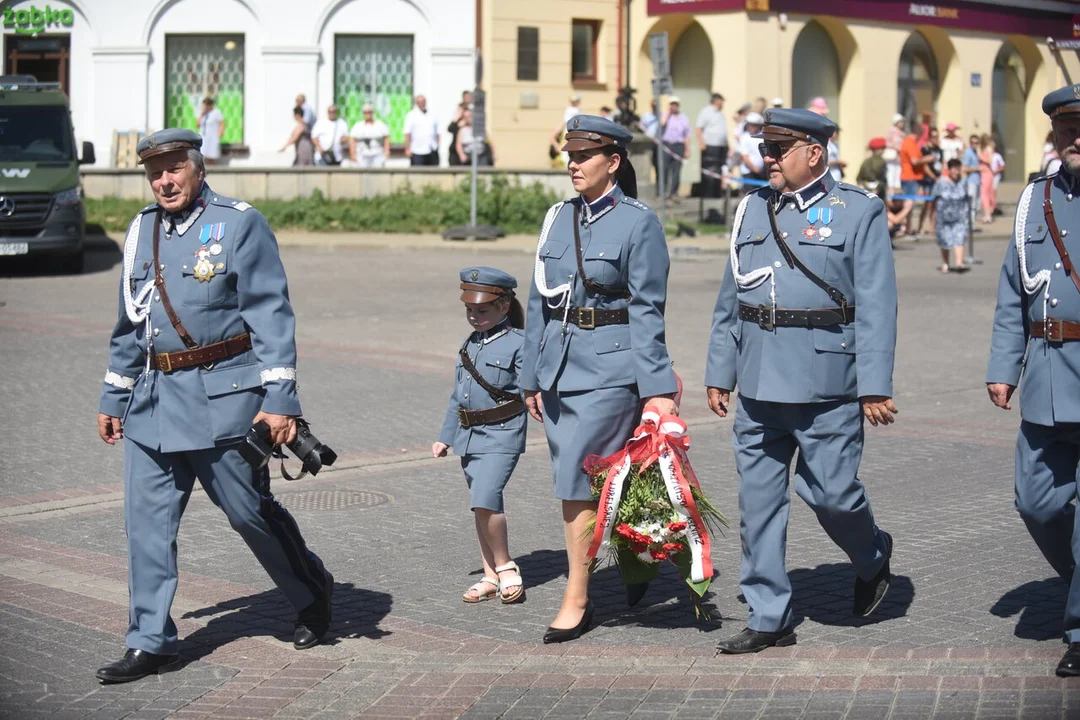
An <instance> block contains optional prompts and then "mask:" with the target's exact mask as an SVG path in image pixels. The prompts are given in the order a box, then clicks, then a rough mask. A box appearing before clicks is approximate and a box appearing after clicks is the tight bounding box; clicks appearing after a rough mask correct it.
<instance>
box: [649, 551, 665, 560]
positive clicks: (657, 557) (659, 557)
mask: <svg viewBox="0 0 1080 720" xmlns="http://www.w3.org/2000/svg"><path fill="white" fill-rule="evenodd" d="M649 554H650V555H652V556H653V560H667V558H668V554H667V553H666V552H661V551H660V550H650V551H649Z"/></svg>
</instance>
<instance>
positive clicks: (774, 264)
mask: <svg viewBox="0 0 1080 720" xmlns="http://www.w3.org/2000/svg"><path fill="white" fill-rule="evenodd" d="M782 264H783V263H781V262H780V261H779V260H777V261H776V262H774V263H773V264H772V266H773V267H780V266H781V265H782Z"/></svg>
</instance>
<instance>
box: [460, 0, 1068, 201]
mask: <svg viewBox="0 0 1080 720" xmlns="http://www.w3.org/2000/svg"><path fill="white" fill-rule="evenodd" d="M627 8H629V10H627ZM1078 10H1080V6H1078V5H1077V4H1075V3H1068V2H1062V1H1060V0H1017V1H1014V2H1012V3H1005V2H1003V1H1002V0H984V1H982V2H972V1H970V0H955V1H954V2H951V4H949V5H932V4H925V3H923V2H908V1H906V0H905V1H901V0H814V2H808V1H807V0H544V1H543V2H537V1H536V0H532V1H531V2H529V1H526V0H498V1H497V2H495V1H494V0H491V1H489V2H488V3H486V4H485V7H484V9H483V16H482V19H483V25H482V33H481V37H482V50H483V51H484V56H485V57H486V58H489V60H488V61H487V62H486V63H485V65H486V66H487V67H488V68H490V70H489V71H488V72H487V73H486V77H485V86H486V87H487V89H488V90H489V91H490V94H489V98H490V101H491V106H492V109H491V115H490V120H489V127H490V130H491V132H492V133H493V135H494V137H495V138H496V140H498V141H499V150H500V153H499V155H500V164H501V165H503V166H505V167H510V166H515V167H537V166H542V165H545V164H546V163H547V156H546V145H547V139H548V137H549V136H550V134H551V131H552V130H553V129H554V128H555V127H556V126H557V125H558V124H559V122H560V121H561V119H562V111H563V109H564V107H565V105H566V101H567V96H568V95H569V94H570V93H571V92H573V91H575V90H576V91H578V92H580V94H581V95H582V110H583V111H585V112H592V113H595V112H596V110H597V109H598V108H599V107H600V105H602V104H607V105H611V106H612V107H614V100H615V96H616V95H617V93H618V89H619V87H621V86H622V85H623V84H624V77H625V75H624V65H625V64H626V61H625V54H626V47H627V46H626V42H627V35H628V36H629V47H630V50H631V52H630V61H629V62H630V67H629V78H630V81H631V84H632V85H633V86H634V87H636V88H638V93H637V98H638V112H639V114H640V113H642V112H644V108H646V107H647V105H648V100H649V99H650V90H649V88H650V81H651V79H652V75H653V67H652V63H651V61H650V60H649V54H648V48H649V42H648V36H649V35H650V34H652V33H658V32H666V33H667V35H668V42H669V46H670V49H671V55H670V62H671V68H672V78H673V84H674V92H675V94H677V95H678V96H679V97H680V98H681V99H682V103H683V112H685V113H686V114H687V115H689V116H690V118H691V119H692V120H693V119H694V118H695V117H696V116H697V113H698V111H699V110H700V109H701V108H702V107H704V105H705V104H706V103H707V102H708V100H709V94H710V93H711V92H713V91H716V92H719V93H721V94H723V95H724V96H725V98H726V99H727V106H726V108H725V110H726V111H727V112H728V113H729V117H730V115H731V114H733V113H734V111H735V109H736V108H737V106H738V105H740V104H742V103H743V102H748V101H751V100H753V99H754V98H757V97H764V98H766V99H768V100H769V101H770V102H771V101H772V99H773V98H774V97H780V98H783V100H784V103H785V105H787V106H792V107H805V106H806V104H807V103H808V102H809V100H810V99H811V98H813V97H816V96H822V97H824V98H826V100H827V101H828V103H829V106H830V116H831V117H832V118H833V119H834V120H836V122H837V123H838V124H839V125H840V126H841V128H842V133H841V137H840V150H841V157H842V158H844V159H846V160H848V161H849V162H851V163H857V162H858V161H860V160H861V159H862V157H863V156H864V148H865V145H866V142H867V141H868V139H869V138H871V137H874V136H878V135H884V134H885V132H886V130H887V129H888V127H889V126H890V124H891V120H892V116H893V115H894V114H895V113H897V112H899V113H902V114H904V115H905V116H906V117H909V118H916V117H920V116H921V115H922V114H923V113H925V112H932V113H934V118H935V124H937V125H938V126H939V127H941V128H944V126H945V125H946V124H947V123H949V122H955V123H957V124H958V125H960V126H961V128H962V130H961V131H960V132H961V134H962V135H963V136H964V137H967V136H968V135H970V134H971V133H979V134H982V133H994V134H995V135H996V136H997V138H998V139H999V142H1000V143H1001V144H1002V145H1003V146H1004V152H1003V153H1002V154H1003V155H1004V156H1005V160H1006V164H1007V165H1006V172H1005V179H1006V180H1011V181H1017V180H1022V179H1023V178H1025V177H1026V176H1027V174H1028V172H1031V171H1034V170H1038V169H1039V166H1040V162H1041V158H1042V146H1043V143H1044V141H1045V139H1046V133H1047V131H1048V129H1049V123H1048V121H1047V119H1046V117H1045V115H1043V114H1042V111H1041V108H1040V102H1041V100H1042V97H1043V95H1045V94H1046V93H1047V92H1050V91H1051V90H1053V89H1055V88H1058V87H1061V86H1063V85H1065V84H1067V82H1070V81H1077V82H1080V61H1078V60H1077V54H1076V53H1075V52H1074V51H1073V50H1067V51H1064V52H1062V53H1061V54H1059V55H1057V57H1055V54H1054V53H1053V52H1052V51H1051V49H1050V47H1049V46H1048V44H1047V38H1048V37H1052V38H1055V39H1058V40H1059V41H1061V42H1064V43H1066V44H1067V43H1068V42H1075V38H1077V37H1080V25H1075V26H1074V13H1076V12H1077V11H1078ZM1076 19H1077V20H1080V16H1076ZM627 25H629V32H627ZM527 27H535V28H538V30H539V38H538V40H539V42H538V44H537V47H538V49H539V55H538V57H537V58H536V62H537V68H538V71H539V72H538V74H537V79H536V80H529V79H521V78H522V72H521V69H522V42H521V40H522V29H523V28H527ZM589 30H592V31H593V34H592V36H591V37H592V40H591V44H589V45H588V48H589V51H591V52H592V58H591V61H590V62H591V63H592V64H593V67H595V77H593V78H586V77H584V76H582V75H579V76H578V77H577V78H575V77H574V76H573V72H574V71H581V70H584V69H585V62H586V58H585V57H584V55H585V54H586V50H585V47H586V41H587V40H588V39H589ZM524 36H525V39H526V42H527V41H528V40H529V37H530V31H525V33H524ZM526 50H528V48H527V47H526ZM525 58H526V60H528V58H529V55H528V54H527V53H526V55H525ZM524 77H525V78H529V77H531V75H529V74H528V73H526V74H525V76H524ZM850 174H853V173H850ZM696 178H697V152H696V150H695V152H694V155H693V157H692V158H691V162H690V165H689V166H687V167H686V168H684V171H683V182H684V185H685V186H686V187H689V184H688V183H689V182H690V181H692V180H696Z"/></svg>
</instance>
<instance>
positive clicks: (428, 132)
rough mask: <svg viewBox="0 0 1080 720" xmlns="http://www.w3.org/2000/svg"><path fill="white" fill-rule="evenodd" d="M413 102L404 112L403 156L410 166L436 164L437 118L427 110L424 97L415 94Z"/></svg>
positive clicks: (437, 162)
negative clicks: (409, 108)
mask: <svg viewBox="0 0 1080 720" xmlns="http://www.w3.org/2000/svg"><path fill="white" fill-rule="evenodd" d="M415 103H416V104H415V105H414V106H413V108H412V110H410V111H409V112H407V113H406V114H405V127H404V130H405V157H407V158H409V164H410V165H412V166H437V165H438V164H439V119H438V118H437V117H435V113H434V112H432V111H430V110H428V106H427V98H426V97H424V96H423V95H417V96H416V101H415Z"/></svg>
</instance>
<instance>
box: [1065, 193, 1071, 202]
mask: <svg viewBox="0 0 1080 720" xmlns="http://www.w3.org/2000/svg"><path fill="white" fill-rule="evenodd" d="M1065 199H1066V200H1068V201H1069V202H1072V193H1069V194H1068V195H1066V196H1065Z"/></svg>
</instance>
